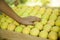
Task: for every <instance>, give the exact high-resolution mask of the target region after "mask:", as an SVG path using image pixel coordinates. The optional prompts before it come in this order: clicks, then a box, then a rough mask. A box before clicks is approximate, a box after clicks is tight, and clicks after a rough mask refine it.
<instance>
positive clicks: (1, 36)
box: [0, 29, 48, 40]
mask: <svg viewBox="0 0 60 40" xmlns="http://www.w3.org/2000/svg"><path fill="white" fill-rule="evenodd" d="M0 40H48V39H43V38H40V37H35V36H31V35H25V34H22V33H16V32H13V31H8V30H1V29H0Z"/></svg>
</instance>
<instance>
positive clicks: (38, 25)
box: [35, 22, 43, 30]
mask: <svg viewBox="0 0 60 40" xmlns="http://www.w3.org/2000/svg"><path fill="white" fill-rule="evenodd" d="M35 28H37V29H39V30H42V29H43V24H42V23H40V22H37V23H35Z"/></svg>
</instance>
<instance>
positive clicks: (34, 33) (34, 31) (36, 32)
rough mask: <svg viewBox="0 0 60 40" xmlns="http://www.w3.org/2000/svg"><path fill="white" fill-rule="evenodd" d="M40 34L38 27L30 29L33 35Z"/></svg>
mask: <svg viewBox="0 0 60 40" xmlns="http://www.w3.org/2000/svg"><path fill="white" fill-rule="evenodd" d="M38 34H39V29H37V28H33V29H32V30H31V31H30V35H32V36H38Z"/></svg>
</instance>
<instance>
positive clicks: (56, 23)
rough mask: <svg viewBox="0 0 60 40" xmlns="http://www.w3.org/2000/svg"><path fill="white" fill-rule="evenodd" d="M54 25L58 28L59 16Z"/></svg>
mask: <svg viewBox="0 0 60 40" xmlns="http://www.w3.org/2000/svg"><path fill="white" fill-rule="evenodd" d="M55 25H56V26H60V16H59V17H58V19H57V20H56V22H55Z"/></svg>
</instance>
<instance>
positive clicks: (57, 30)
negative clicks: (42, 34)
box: [51, 26, 59, 32]
mask: <svg viewBox="0 0 60 40" xmlns="http://www.w3.org/2000/svg"><path fill="white" fill-rule="evenodd" d="M51 30H52V31H55V32H59V26H53V27H52V29H51Z"/></svg>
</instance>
